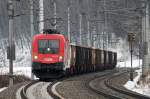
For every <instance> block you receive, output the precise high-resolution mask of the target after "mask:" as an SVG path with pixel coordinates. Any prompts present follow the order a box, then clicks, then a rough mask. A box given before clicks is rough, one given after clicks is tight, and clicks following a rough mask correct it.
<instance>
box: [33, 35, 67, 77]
mask: <svg viewBox="0 0 150 99" xmlns="http://www.w3.org/2000/svg"><path fill="white" fill-rule="evenodd" d="M64 44H65V40H64V37H63V35H60V34H39V35H38V36H37V37H36V36H35V39H34V40H33V50H32V72H33V73H34V74H35V75H36V76H37V77H39V78H52V77H56V76H61V75H62V74H63V73H64Z"/></svg>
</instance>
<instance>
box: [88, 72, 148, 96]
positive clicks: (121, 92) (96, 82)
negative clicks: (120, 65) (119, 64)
mask: <svg viewBox="0 0 150 99" xmlns="http://www.w3.org/2000/svg"><path fill="white" fill-rule="evenodd" d="M124 73H127V72H118V73H113V74H112V75H109V74H106V75H103V76H101V77H95V78H93V79H91V80H90V81H89V82H88V88H89V89H90V90H92V91H94V92H95V93H97V94H100V95H103V96H105V97H106V98H109V99H150V97H147V96H144V95H141V94H138V93H136V92H132V91H129V90H127V89H122V88H120V86H117V85H116V84H113V83H112V80H113V79H114V78H115V77H121V75H123V74H124Z"/></svg>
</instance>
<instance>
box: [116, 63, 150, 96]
mask: <svg viewBox="0 0 150 99" xmlns="http://www.w3.org/2000/svg"><path fill="white" fill-rule="evenodd" d="M124 63H125V62H119V63H118V64H117V66H118V67H124V66H125V64H124ZM140 63H142V62H140ZM126 66H127V67H130V66H131V62H129V61H127V62H126ZM133 67H141V66H139V60H134V61H133ZM136 72H137V73H138V75H137V76H136V77H135V78H134V80H133V81H128V82H127V83H126V84H125V85H124V87H125V88H127V89H129V90H132V91H135V92H138V93H140V94H143V95H147V96H150V88H149V87H148V85H147V86H141V85H138V84H137V82H138V80H139V78H140V76H141V73H142V69H139V70H136Z"/></svg>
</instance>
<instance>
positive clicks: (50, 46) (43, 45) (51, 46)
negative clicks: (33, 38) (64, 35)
mask: <svg viewBox="0 0 150 99" xmlns="http://www.w3.org/2000/svg"><path fill="white" fill-rule="evenodd" d="M38 52H39V53H42V54H58V53H59V40H38Z"/></svg>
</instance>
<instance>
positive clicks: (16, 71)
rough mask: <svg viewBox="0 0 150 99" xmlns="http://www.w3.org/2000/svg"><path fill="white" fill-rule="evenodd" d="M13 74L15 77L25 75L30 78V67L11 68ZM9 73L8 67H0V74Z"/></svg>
mask: <svg viewBox="0 0 150 99" xmlns="http://www.w3.org/2000/svg"><path fill="white" fill-rule="evenodd" d="M13 69H14V70H13V71H14V74H15V75H25V76H27V77H29V78H30V77H31V67H21V66H20V67H19V66H17V67H15V66H14V68H13ZM7 73H9V68H8V67H1V68H0V74H7Z"/></svg>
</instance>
